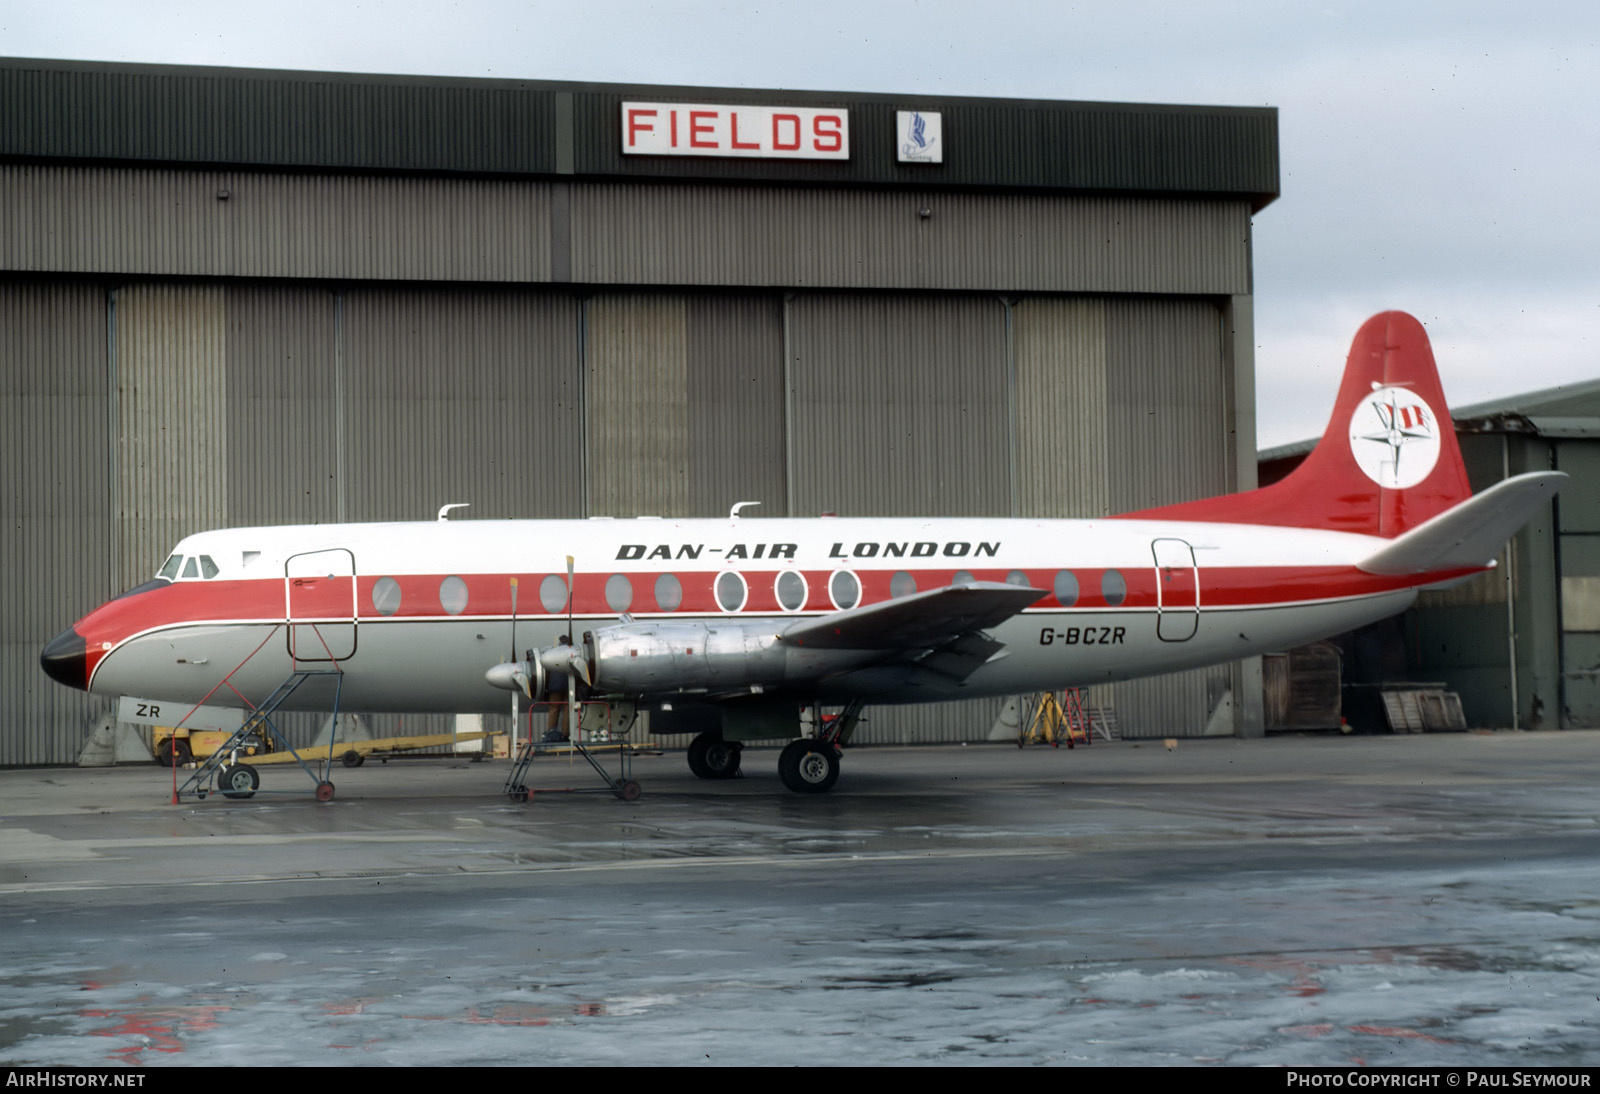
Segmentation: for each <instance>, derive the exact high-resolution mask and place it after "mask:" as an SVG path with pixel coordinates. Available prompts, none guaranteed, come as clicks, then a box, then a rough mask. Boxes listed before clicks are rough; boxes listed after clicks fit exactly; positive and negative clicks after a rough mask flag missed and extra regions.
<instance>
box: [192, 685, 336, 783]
mask: <svg viewBox="0 0 1600 1094" xmlns="http://www.w3.org/2000/svg"><path fill="white" fill-rule="evenodd" d="M314 676H331V677H333V678H334V681H333V685H334V687H333V724H334V727H335V733H337V727H338V724H339V695H340V692H341V691H342V690H343V688H344V673H342V672H340V671H339V670H338V669H336V668H329V669H297V670H295V671H294V672H292V673H290V674H289V675H288V677H286V678H285V679H284V681H283V683H281V684H279V685H278V686H277V688H276V689H275V690H274V691H273V693H272V694H271V695H269V696H268V697H267V700H266V702H264V703H262V704H261V705H260V706H259V707H257V708H256V709H255V710H253V711H251V712H250V713H249V714H248V715H247V716H246V717H245V719H244V721H243V722H242V723H241V724H240V726H239V728H238V729H236V730H234V732H233V735H232V736H230V737H229V738H228V739H227V740H226V741H224V742H223V743H222V747H220V748H218V749H217V750H216V751H215V752H213V753H212V754H211V755H210V756H207V757H206V758H205V759H204V760H203V761H201V762H200V764H199V765H198V766H197V767H196V768H195V770H194V773H193V774H192V775H190V776H189V778H188V779H186V780H185V781H184V783H183V785H182V786H180V787H177V788H176V789H174V790H173V793H172V800H173V804H174V805H176V804H177V802H178V799H179V798H180V797H182V796H183V795H184V794H186V793H193V794H194V795H195V797H197V798H200V799H201V800H204V799H205V797H206V795H207V794H209V793H211V792H212V789H213V787H214V788H215V792H216V793H218V794H221V795H222V796H223V797H225V798H253V797H255V796H256V794H258V793H261V794H290V793H294V792H293V791H289V790H262V789H260V787H261V776H260V775H258V774H257V773H256V769H255V768H253V767H251V766H250V765H249V764H247V763H245V762H243V761H242V760H241V758H240V751H241V750H242V749H243V748H244V747H245V745H246V743H247V742H249V741H250V740H251V739H252V738H254V739H257V740H262V741H265V740H269V739H270V740H271V741H272V743H273V744H274V746H276V749H277V750H280V751H284V752H287V753H289V755H291V756H293V757H294V760H295V762H296V763H297V764H299V765H300V770H302V771H304V772H305V773H306V776H307V777H308V778H310V780H311V782H312V785H314V786H315V787H316V795H317V800H318V801H321V802H325V801H332V800H333V783H332V782H330V781H329V779H328V775H329V774H330V773H331V771H332V768H333V753H334V750H333V748H332V747H331V746H330V747H329V748H328V751H327V758H326V759H325V760H323V761H322V764H321V767H322V773H321V774H320V775H319V774H318V773H317V772H316V771H315V770H313V769H312V767H311V766H310V765H309V764H307V763H306V762H305V760H303V759H301V758H300V753H298V752H296V751H295V749H294V746H293V745H291V744H290V743H289V741H288V739H287V738H285V737H284V735H283V734H282V733H281V732H279V730H278V727H277V724H276V723H275V722H273V720H272V715H273V714H275V713H276V712H277V711H278V709H279V708H280V707H282V706H283V704H284V703H285V702H287V701H288V699H289V696H291V695H293V694H294V693H295V690H296V689H297V688H299V687H300V685H301V684H304V683H305V682H306V681H307V680H309V679H311V678H312V677H314Z"/></svg>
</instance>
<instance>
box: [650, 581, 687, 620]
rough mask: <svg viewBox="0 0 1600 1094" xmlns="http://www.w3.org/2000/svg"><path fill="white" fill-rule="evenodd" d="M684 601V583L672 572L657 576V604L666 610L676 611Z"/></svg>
mask: <svg viewBox="0 0 1600 1094" xmlns="http://www.w3.org/2000/svg"><path fill="white" fill-rule="evenodd" d="M682 603H683V583H682V582H681V581H679V580H678V579H677V578H676V577H673V576H672V575H671V574H662V575H661V576H660V577H658V578H656V606H657V607H659V608H660V609H661V610H662V611H664V612H675V611H677V610H678V605H679V604H682Z"/></svg>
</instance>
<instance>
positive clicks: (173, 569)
mask: <svg viewBox="0 0 1600 1094" xmlns="http://www.w3.org/2000/svg"><path fill="white" fill-rule="evenodd" d="M182 566H183V556H182V555H173V556H172V557H171V558H169V559H167V561H166V564H165V565H163V566H162V567H161V572H160V573H159V574H157V575H156V576H157V577H164V578H166V579H167V580H168V581H176V580H177V579H178V570H179V568H180V567H182Z"/></svg>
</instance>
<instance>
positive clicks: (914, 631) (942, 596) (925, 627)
mask: <svg viewBox="0 0 1600 1094" xmlns="http://www.w3.org/2000/svg"><path fill="white" fill-rule="evenodd" d="M1044 595H1045V591H1044V590H1043V589H1030V588H1027V587H1026V586H1021V585H1006V584H1002V583H1000V582H995V581H974V582H971V583H970V584H966V585H947V586H945V587H944V588H942V589H931V590H929V591H928V592H925V593H913V594H912V595H911V596H902V597H899V598H898V599H895V600H886V601H884V602H883V603H881V604H872V605H869V606H867V607H864V608H852V609H850V610H849V611H843V612H835V613H834V614H832V615H825V616H823V617H822V618H821V619H807V620H803V621H801V622H799V623H796V624H795V625H794V626H792V627H790V628H789V629H788V630H786V631H784V632H783V635H782V639H783V641H784V642H785V643H788V644H790V645H795V646H808V647H811V648H812V649H826V650H915V649H927V648H929V647H931V646H938V645H942V644H944V643H945V642H948V641H949V640H950V639H952V638H954V637H955V636H956V635H958V634H964V633H966V632H967V631H974V630H983V629H984V628H985V627H992V626H994V625H995V624H997V623H1002V622H1004V621H1005V620H1007V619H1010V618H1011V617H1012V616H1014V615H1016V614H1017V613H1018V612H1020V611H1021V610H1022V609H1023V608H1026V607H1027V606H1028V605H1029V604H1032V603H1033V602H1034V601H1036V600H1038V599H1040V598H1041V597H1043V596H1044Z"/></svg>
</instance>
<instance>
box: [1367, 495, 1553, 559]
mask: <svg viewBox="0 0 1600 1094" xmlns="http://www.w3.org/2000/svg"><path fill="white" fill-rule="evenodd" d="M1566 481H1567V475H1566V474H1565V473H1563V472H1561V471H1533V472H1530V473H1528V474H1526V475H1517V476H1515V477H1514V478H1509V479H1506V480H1505V481H1503V482H1497V483H1495V484H1494V485H1493V486H1491V487H1489V489H1487V490H1485V491H1484V492H1483V493H1481V494H1477V495H1475V496H1473V497H1470V498H1468V499H1467V500H1466V501H1464V502H1462V503H1461V504H1460V505H1457V506H1455V507H1454V508H1451V509H1447V510H1445V511H1444V512H1443V513H1440V514H1439V515H1438V516H1436V517H1434V518H1433V519H1432V520H1428V521H1425V522H1423V523H1422V524H1419V525H1417V526H1416V527H1415V528H1413V529H1411V530H1410V531H1409V532H1406V533H1404V534H1403V535H1401V536H1399V537H1397V538H1396V539H1395V540H1394V542H1392V543H1390V544H1389V545H1388V546H1386V547H1382V548H1380V549H1379V550H1378V551H1376V552H1374V553H1373V554H1372V555H1369V556H1368V557H1367V558H1366V559H1364V560H1363V561H1362V562H1360V563H1359V565H1360V567H1361V569H1363V570H1365V571H1366V572H1367V573H1369V574H1422V573H1427V572H1428V571H1430V570H1450V569H1456V568H1458V567H1470V566H1484V565H1487V564H1488V563H1489V562H1491V561H1492V560H1493V559H1494V556H1495V555H1497V554H1499V553H1500V548H1502V547H1504V546H1505V545H1506V541H1507V540H1508V539H1510V538H1511V537H1512V536H1513V535H1514V534H1516V531H1517V529H1518V528H1521V527H1522V526H1523V525H1524V524H1526V523H1527V522H1528V518H1529V517H1531V516H1533V514H1534V512H1535V511H1536V510H1537V509H1538V508H1539V506H1541V505H1543V504H1544V503H1545V502H1547V501H1549V500H1550V499H1551V498H1552V497H1554V496H1555V493H1556V491H1557V490H1560V489H1561V485H1562V483H1564V482H1566Z"/></svg>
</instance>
